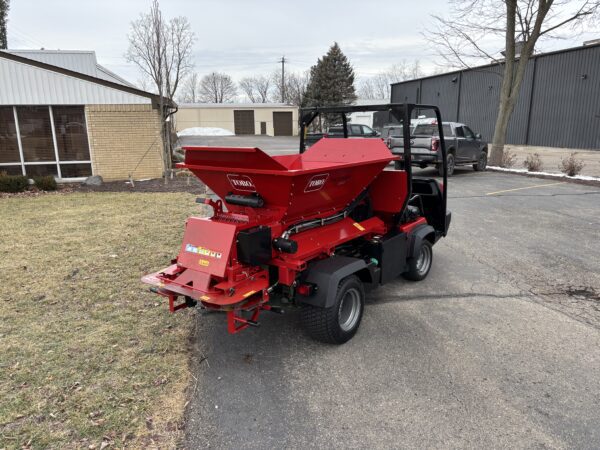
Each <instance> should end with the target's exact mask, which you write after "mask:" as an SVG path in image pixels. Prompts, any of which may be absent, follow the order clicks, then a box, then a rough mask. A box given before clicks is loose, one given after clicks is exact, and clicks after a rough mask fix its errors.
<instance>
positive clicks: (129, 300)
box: [0, 193, 198, 448]
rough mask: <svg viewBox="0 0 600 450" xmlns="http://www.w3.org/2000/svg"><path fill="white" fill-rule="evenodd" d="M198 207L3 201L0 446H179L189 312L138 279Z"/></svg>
mask: <svg viewBox="0 0 600 450" xmlns="http://www.w3.org/2000/svg"><path fill="white" fill-rule="evenodd" d="M197 210H198V209H197V206H196V205H195V204H194V202H193V196H191V195H189V194H130V193H90V194H68V195H46V196H40V197H35V198H27V197H20V198H8V199H0V282H1V286H2V288H1V291H0V316H1V321H0V355H1V358H0V448H20V447H22V446H28V447H31V448H76V447H77V448H79V447H86V448H87V447H89V446H90V445H91V446H92V448H93V446H95V448H100V446H101V445H102V442H103V441H104V442H108V443H110V444H111V448H112V447H123V446H127V447H143V446H147V445H155V446H158V447H161V448H165V447H172V446H174V445H175V444H176V442H177V440H178V439H179V438H180V433H181V431H180V429H181V421H182V414H183V405H184V402H185V389H186V387H187V385H188V380H189V376H190V374H189V369H188V355H189V347H190V343H189V336H190V331H191V328H192V326H193V320H192V314H191V313H190V312H188V311H183V313H179V312H178V313H177V314H174V315H172V314H170V313H169V312H168V309H167V305H166V302H165V300H163V299H162V298H160V297H158V296H156V295H153V294H151V293H149V292H148V289H147V287H145V286H144V285H143V284H141V282H140V281H139V279H140V277H141V276H142V275H143V274H145V273H148V272H151V271H154V270H157V269H160V268H162V267H165V266H166V265H168V264H169V263H170V259H171V258H172V257H173V256H174V255H175V254H176V253H177V251H178V248H179V245H180V242H181V237H182V233H183V225H184V221H185V218H186V217H188V216H189V215H191V214H192V213H194V212H197Z"/></svg>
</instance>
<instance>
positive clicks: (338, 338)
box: [301, 275, 365, 344]
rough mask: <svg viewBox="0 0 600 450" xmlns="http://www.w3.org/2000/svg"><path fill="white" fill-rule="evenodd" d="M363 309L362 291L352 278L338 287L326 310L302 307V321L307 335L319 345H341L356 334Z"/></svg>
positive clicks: (357, 280) (357, 282) (357, 281)
mask: <svg viewBox="0 0 600 450" xmlns="http://www.w3.org/2000/svg"><path fill="white" fill-rule="evenodd" d="M364 308H365V290H364V287H363V284H362V282H361V281H360V280H359V279H358V277H356V276H355V275H352V276H349V277H347V278H344V279H343V280H342V281H341V282H340V284H339V285H338V289H337V293H336V296H335V302H334V304H333V306H331V307H329V308H320V307H317V306H312V305H304V307H303V308H302V316H301V317H302V322H303V324H304V327H305V328H306V331H307V332H308V334H309V335H310V336H311V337H313V338H314V339H317V340H319V341H321V342H327V343H329V344H343V343H344V342H347V341H349V340H350V339H351V338H352V336H354V335H355V334H356V331H357V330H358V327H359V325H360V321H361V319H362V315H363V310H364Z"/></svg>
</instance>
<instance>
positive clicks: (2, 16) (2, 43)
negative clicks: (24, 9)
mask: <svg viewBox="0 0 600 450" xmlns="http://www.w3.org/2000/svg"><path fill="white" fill-rule="evenodd" d="M8 7H9V0H0V49H6V48H8V38H7V36H6V16H8Z"/></svg>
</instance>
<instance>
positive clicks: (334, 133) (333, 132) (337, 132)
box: [304, 123, 380, 148]
mask: <svg viewBox="0 0 600 450" xmlns="http://www.w3.org/2000/svg"><path fill="white" fill-rule="evenodd" d="M347 127H348V137H361V138H374V137H380V134H379V133H378V132H377V131H375V130H374V129H373V128H371V127H369V126H367V125H360V124H350V123H349V124H348V125H347ZM343 137H344V126H343V125H334V126H332V127H329V129H328V130H327V132H326V133H308V134H307V135H306V138H305V139H304V145H305V146H306V148H308V147H310V146H311V145H313V144H314V143H315V142H317V141H318V140H320V139H322V138H343Z"/></svg>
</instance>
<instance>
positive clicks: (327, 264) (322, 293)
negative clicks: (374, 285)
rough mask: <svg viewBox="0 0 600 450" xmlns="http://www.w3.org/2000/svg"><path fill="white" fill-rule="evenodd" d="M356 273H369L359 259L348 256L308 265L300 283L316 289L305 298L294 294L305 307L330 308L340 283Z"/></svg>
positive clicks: (335, 257)
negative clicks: (310, 284) (309, 284)
mask: <svg viewBox="0 0 600 450" xmlns="http://www.w3.org/2000/svg"><path fill="white" fill-rule="evenodd" d="M357 272H361V274H365V275H366V274H367V272H369V269H368V265H367V263H366V262H365V261H364V260H362V259H360V258H351V257H349V256H332V257H331V258H327V259H322V260H320V261H317V262H315V263H312V264H309V266H308V268H307V269H306V271H305V272H304V274H303V276H302V282H303V283H312V284H314V285H315V286H316V287H317V289H316V291H315V292H314V293H313V294H312V295H310V296H306V297H305V296H303V295H300V294H296V299H297V300H298V301H299V302H300V303H305V304H307V305H313V306H318V307H321V308H330V307H332V306H333V305H334V303H335V296H336V294H337V288H338V286H339V284H340V281H342V280H343V279H344V278H346V277H348V276H350V275H353V274H355V273H357ZM369 273H370V272H369ZM360 278H363V277H362V276H361V277H360ZM367 281H371V280H367Z"/></svg>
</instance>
